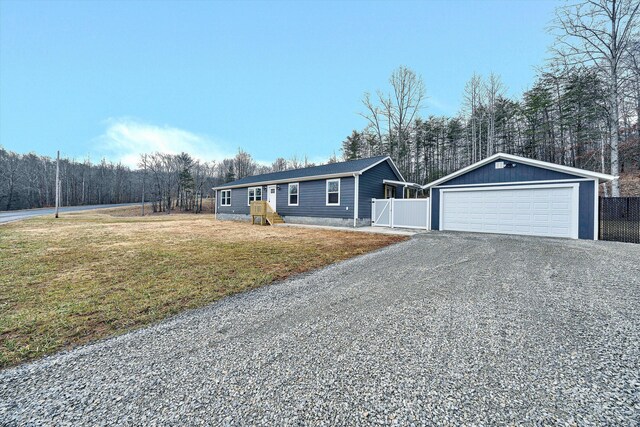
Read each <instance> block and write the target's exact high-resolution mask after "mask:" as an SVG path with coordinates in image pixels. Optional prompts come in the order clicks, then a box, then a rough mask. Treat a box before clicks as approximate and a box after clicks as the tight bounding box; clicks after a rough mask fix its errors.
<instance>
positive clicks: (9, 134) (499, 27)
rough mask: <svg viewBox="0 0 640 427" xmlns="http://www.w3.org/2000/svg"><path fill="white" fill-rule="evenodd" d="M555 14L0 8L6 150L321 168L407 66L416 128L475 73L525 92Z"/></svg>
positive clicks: (6, 3) (496, 5)
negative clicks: (415, 96)
mask: <svg viewBox="0 0 640 427" xmlns="http://www.w3.org/2000/svg"><path fill="white" fill-rule="evenodd" d="M558 4H559V3H558V2H557V1H543V0H534V1H524V0H520V1H517V0H511V1H462V0H459V1H429V2H410V1H404V2H402V1H396V2H382V1H377V2H365V1H352V2H337V1H335V2H331V1H325V2H310V1H298V2H267V1H261V2H213V1H180V2H177V1H174V2H172V1H162V2H160V1H141V2H134V1H111V2H100V1H74V2H65V1H51V2H45V1H24V0H22V1H11V0H0V145H2V146H4V147H5V148H7V149H10V150H14V151H18V152H29V151H35V152H37V153H40V154H46V155H53V154H54V153H55V150H56V149H60V150H61V151H62V153H63V154H66V155H69V156H71V157H75V158H77V159H82V158H85V157H87V156H90V157H91V159H94V160H97V159H99V158H100V157H102V156H106V157H108V158H110V159H112V160H122V161H124V162H126V163H128V164H132V163H133V164H135V159H136V157H137V154H138V153H140V152H143V151H147V152H148V151H154V150H156V149H157V150H161V151H169V152H176V151H181V150H187V151H191V152H192V154H194V155H196V156H197V157H200V158H202V159H204V160H219V159H221V158H222V157H224V156H230V155H233V154H234V153H235V152H236V151H237V150H238V148H243V149H245V150H247V151H249V152H250V153H251V154H252V155H253V156H254V158H256V159H257V160H259V161H262V162H270V161H272V160H273V159H275V158H276V157H278V156H282V157H286V158H289V157H291V156H293V155H297V156H298V157H301V156H303V155H307V156H308V157H309V158H310V159H311V160H315V161H318V160H323V159H326V158H328V157H329V156H330V155H331V154H332V153H333V152H334V151H335V152H336V154H338V155H340V152H339V148H340V143H341V141H343V140H344V138H345V137H346V136H347V135H348V134H350V133H351V130H352V129H361V128H363V127H364V125H365V122H364V119H363V118H361V117H359V116H358V114H357V113H358V112H359V111H362V108H361V103H360V99H361V98H362V94H363V93H364V92H365V91H370V92H375V90H376V89H386V88H387V80H388V77H389V75H390V73H391V72H392V71H393V70H394V69H395V68H397V67H398V66H400V65H406V66H408V67H410V68H412V69H413V70H415V71H416V72H417V73H418V74H420V75H421V76H422V77H423V79H424V82H425V85H426V88H427V94H428V96H429V97H430V98H429V100H428V102H427V104H426V108H425V110H424V111H423V112H422V115H423V116H428V115H431V114H433V115H442V114H445V115H454V114H456V113H457V112H458V110H459V108H460V104H461V99H462V91H463V88H464V85H465V82H466V81H467V80H468V79H469V78H470V77H471V75H472V74H473V72H474V71H475V72H477V73H480V74H485V75H486V74H488V73H489V72H491V71H493V72H495V73H497V74H500V75H501V77H502V79H503V81H504V83H505V84H506V86H507V87H508V89H509V94H511V95H513V96H518V95H520V94H521V93H522V91H523V90H526V89H527V88H528V87H530V86H531V85H532V83H533V79H534V75H535V69H534V67H536V66H540V65H542V64H543V62H544V59H545V57H546V56H547V47H548V45H549V43H550V41H551V37H550V36H549V35H548V34H547V33H546V31H545V28H546V26H547V25H548V24H549V21H550V20H551V19H552V17H553V10H554V8H555V7H556V6H557V5H558Z"/></svg>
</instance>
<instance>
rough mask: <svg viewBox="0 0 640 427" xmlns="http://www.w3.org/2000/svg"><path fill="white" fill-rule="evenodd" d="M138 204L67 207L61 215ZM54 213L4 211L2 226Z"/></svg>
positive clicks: (29, 210) (0, 217) (53, 210)
mask: <svg viewBox="0 0 640 427" xmlns="http://www.w3.org/2000/svg"><path fill="white" fill-rule="evenodd" d="M137 204H138V203H121V204H114V205H90V206H66V207H63V208H60V213H65V212H80V211H89V210H92V209H105V208H117V207H118V206H131V205H137ZM54 213H55V209H54V208H44V209H25V210H21V211H2V212H0V224H4V223H7V222H13V221H19V220H21V219H27V218H31V217H34V216H43V215H53V214H54Z"/></svg>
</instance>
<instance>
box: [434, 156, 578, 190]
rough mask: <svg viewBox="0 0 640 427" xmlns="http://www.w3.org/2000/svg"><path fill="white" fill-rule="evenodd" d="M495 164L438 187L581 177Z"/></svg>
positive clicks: (532, 167) (520, 166)
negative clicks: (499, 166)
mask: <svg viewBox="0 0 640 427" xmlns="http://www.w3.org/2000/svg"><path fill="white" fill-rule="evenodd" d="M495 163H496V162H492V163H489V164H486V165H484V166H481V167H479V168H477V169H474V170H472V171H469V172H467V173H465V174H464V175H460V176H457V177H455V178H453V179H451V180H449V181H446V182H444V183H442V184H441V185H439V187H445V186H447V185H466V184H490V183H494V182H518V181H546V180H555V179H576V178H578V179H580V178H582V177H579V176H575V175H570V174H567V173H564V172H556V171H552V170H549V169H544V168H539V167H536V166H530V165H525V164H523V163H518V162H510V163H515V164H516V167H514V168H504V169H496V167H495Z"/></svg>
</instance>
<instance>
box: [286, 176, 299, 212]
mask: <svg viewBox="0 0 640 427" xmlns="http://www.w3.org/2000/svg"><path fill="white" fill-rule="evenodd" d="M299 191H300V184H298V183H297V182H296V183H293V184H289V193H288V194H289V206H298V194H299Z"/></svg>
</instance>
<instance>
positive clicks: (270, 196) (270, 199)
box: [267, 185, 277, 212]
mask: <svg viewBox="0 0 640 427" xmlns="http://www.w3.org/2000/svg"><path fill="white" fill-rule="evenodd" d="M267 203H269V206H271V209H273V211H274V212H277V210H276V186H275V185H270V186H268V187H267Z"/></svg>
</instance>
